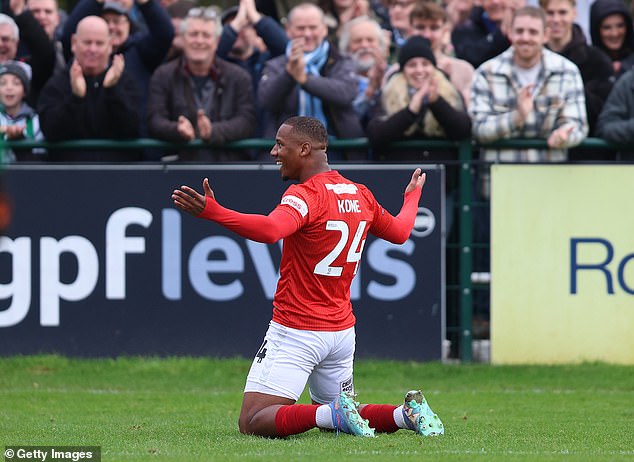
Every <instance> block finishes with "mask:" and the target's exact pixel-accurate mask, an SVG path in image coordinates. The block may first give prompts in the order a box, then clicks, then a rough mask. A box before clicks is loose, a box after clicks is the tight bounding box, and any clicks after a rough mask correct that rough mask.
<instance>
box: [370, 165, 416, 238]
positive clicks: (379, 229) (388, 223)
mask: <svg viewBox="0 0 634 462" xmlns="http://www.w3.org/2000/svg"><path fill="white" fill-rule="evenodd" d="M426 178H427V176H426V175H425V174H424V173H422V171H421V169H420V168H417V169H416V170H414V173H412V178H411V179H410V181H409V183H408V184H407V187H406V188H405V197H404V198H403V206H402V207H401V211H400V212H399V214H398V215H396V216H392V215H391V214H389V213H383V212H382V213H381V214H380V215H379V217H378V218H379V219H378V221H377V222H376V223H374V224H373V225H372V228H371V229H370V232H371V233H372V234H374V235H375V236H377V237H380V238H382V239H385V240H386V241H388V242H392V243H394V244H402V243H403V242H405V241H406V240H407V239H408V238H409V235H410V233H411V232H412V228H413V227H414V220H415V219H416V213H417V212H418V201H419V200H420V195H421V192H422V189H423V185H424V184H425V179H426Z"/></svg>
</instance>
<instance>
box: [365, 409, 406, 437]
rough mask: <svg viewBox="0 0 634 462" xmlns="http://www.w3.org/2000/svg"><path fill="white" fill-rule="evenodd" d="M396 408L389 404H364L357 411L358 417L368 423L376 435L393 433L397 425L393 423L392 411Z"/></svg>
mask: <svg viewBox="0 0 634 462" xmlns="http://www.w3.org/2000/svg"><path fill="white" fill-rule="evenodd" d="M397 407H398V406H392V405H391V404H366V405H365V406H363V408H362V409H361V410H360V411H359V415H360V416H361V417H363V418H364V419H368V420H369V421H370V427H372V428H374V430H375V431H376V432H377V433H394V432H395V431H396V430H398V425H396V422H394V409H396V408H397Z"/></svg>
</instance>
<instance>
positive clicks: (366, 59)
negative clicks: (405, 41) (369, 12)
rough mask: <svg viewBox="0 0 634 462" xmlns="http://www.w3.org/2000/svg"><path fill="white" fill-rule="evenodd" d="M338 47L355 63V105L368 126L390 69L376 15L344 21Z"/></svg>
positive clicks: (385, 40) (384, 39)
mask: <svg viewBox="0 0 634 462" xmlns="http://www.w3.org/2000/svg"><path fill="white" fill-rule="evenodd" d="M339 49H340V50H341V52H342V53H344V54H347V55H350V56H351V57H352V59H353V60H354V63H355V65H356V68H357V78H358V81H359V91H358V94H357V97H356V98H355V100H354V102H353V105H354V110H355V111H356V113H357V115H358V116H359V119H360V120H361V123H362V125H363V126H364V127H365V126H366V125H367V123H368V121H369V112H370V108H371V107H372V106H373V105H374V104H376V96H377V95H378V94H379V93H380V90H381V86H382V82H383V76H384V75H385V71H386V69H387V58H388V53H389V49H388V44H387V39H386V36H385V32H384V31H383V29H381V26H380V25H379V23H378V22H376V21H375V20H374V19H372V18H370V17H368V16H360V17H358V18H355V19H353V20H351V21H349V22H347V23H346V24H345V25H344V27H343V29H342V31H341V37H340V39H339Z"/></svg>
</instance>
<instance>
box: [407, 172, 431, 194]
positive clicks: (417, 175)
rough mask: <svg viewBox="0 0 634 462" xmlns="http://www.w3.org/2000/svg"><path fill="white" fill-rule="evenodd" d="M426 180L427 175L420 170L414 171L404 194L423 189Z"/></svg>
mask: <svg viewBox="0 0 634 462" xmlns="http://www.w3.org/2000/svg"><path fill="white" fill-rule="evenodd" d="M426 178H427V174H425V173H423V171H422V170H421V169H420V168H417V169H416V170H414V173H412V179H411V180H410V181H409V184H408V185H407V188H405V194H407V193H408V192H412V191H413V190H414V189H416V188H420V189H423V185H424V184H425V179H426Z"/></svg>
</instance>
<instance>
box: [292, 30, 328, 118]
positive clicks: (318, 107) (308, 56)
mask: <svg viewBox="0 0 634 462" xmlns="http://www.w3.org/2000/svg"><path fill="white" fill-rule="evenodd" d="M290 50H291V42H288V44H287V46H286V56H287V57H288V56H289V53H290ZM329 51H330V44H329V43H328V41H327V40H324V41H323V42H322V43H321V45H320V46H318V47H317V48H315V49H314V50H313V51H311V52H310V53H304V63H306V64H305V65H306V73H307V74H310V75H321V74H320V72H319V71H320V70H321V68H322V67H324V64H326V61H327V60H328V52H329ZM298 115H300V116H309V117H314V118H315V119H318V120H319V121H320V122H321V123H323V124H324V126H325V127H326V128H327V127H328V125H327V123H326V115H325V114H324V109H323V106H322V103H321V99H320V98H317V97H316V96H313V95H311V94H310V93H308V92H307V91H305V90H304V89H303V88H301V87H300V89H299V111H298Z"/></svg>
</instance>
